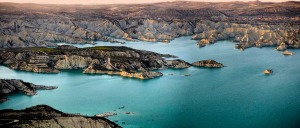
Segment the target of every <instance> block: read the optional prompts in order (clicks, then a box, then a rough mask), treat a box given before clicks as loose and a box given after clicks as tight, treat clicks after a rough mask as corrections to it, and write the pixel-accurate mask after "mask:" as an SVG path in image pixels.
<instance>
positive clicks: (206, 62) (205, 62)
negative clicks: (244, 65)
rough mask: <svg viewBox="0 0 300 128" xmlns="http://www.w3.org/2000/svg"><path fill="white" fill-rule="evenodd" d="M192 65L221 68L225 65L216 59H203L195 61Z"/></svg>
mask: <svg viewBox="0 0 300 128" xmlns="http://www.w3.org/2000/svg"><path fill="white" fill-rule="evenodd" d="M192 65H193V66H196V67H207V68H221V67H224V65H223V64H221V63H219V62H217V61H215V60H201V61H197V62H194V63H193V64H192Z"/></svg>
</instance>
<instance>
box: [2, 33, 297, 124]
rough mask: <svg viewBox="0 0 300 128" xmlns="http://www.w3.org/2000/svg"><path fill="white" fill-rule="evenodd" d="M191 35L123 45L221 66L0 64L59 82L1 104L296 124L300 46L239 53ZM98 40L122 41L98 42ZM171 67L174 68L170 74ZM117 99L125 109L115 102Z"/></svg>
mask: <svg viewBox="0 0 300 128" xmlns="http://www.w3.org/2000/svg"><path fill="white" fill-rule="evenodd" d="M189 39H190V37H182V38H178V39H175V40H174V41H172V42H171V43H169V44H164V43H150V42H127V43H126V44H125V46H128V47H132V48H137V49H144V50H150V51H154V52H159V53H168V54H173V55H176V56H178V57H179V58H180V59H183V60H186V61H188V62H190V63H192V62H194V61H197V60H203V59H214V60H216V61H218V62H221V63H223V64H224V65H226V67H224V68H221V69H206V68H195V67H191V68H188V69H181V70H174V69H167V70H161V71H160V72H162V73H163V74H164V76H163V77H160V78H156V79H151V80H137V79H131V78H122V77H119V76H110V75H85V74H82V73H81V72H80V71H65V72H62V73H60V74H38V73H31V72H24V71H14V70H11V69H9V68H7V67H5V66H0V78H14V79H22V80H24V81H27V82H32V83H34V84H41V85H55V86H58V87H59V88H58V89H56V90H51V91H39V92H38V95H35V96H25V95H21V94H17V95H13V96H10V97H9V99H10V100H8V101H7V102H5V103H1V104H0V109H4V108H13V109H23V108H26V107H30V106H33V105H37V104H47V105H50V106H52V107H54V108H56V109H59V110H61V111H64V112H69V113H81V114H86V115H94V114H98V113H102V112H109V111H111V112H114V110H115V112H117V113H118V115H117V116H113V117H109V119H111V120H113V121H114V120H118V123H119V124H120V125H121V126H123V127H128V128H132V127H137V128H141V127H143V128H169V127H175V128H176V127H186V128H195V127H209V128H212V127H215V128H220V127H228V128H232V127H238V128H241V127H281V128H282V127H296V126H299V123H298V122H299V120H300V68H299V67H300V50H290V51H292V52H294V54H295V55H294V56H283V55H282V54H281V53H279V52H278V51H275V50H273V48H250V49H246V50H245V51H243V52H241V51H239V50H237V49H234V44H233V43H232V42H230V41H220V42H218V43H216V44H214V45H210V46H206V47H203V48H198V47H197V46H196V41H192V40H189ZM97 45H117V46H120V45H122V44H112V43H107V42H97ZM77 46H78V47H89V46H91V45H77ZM122 46H123V45H122ZM268 68H271V69H273V70H274V73H273V74H271V75H268V76H265V75H263V74H262V71H263V70H264V69H268ZM171 73H172V74H174V75H168V74H171ZM184 74H191V76H189V77H187V76H183V75H184ZM121 106H125V108H124V109H118V108H119V107H121ZM125 112H134V113H135V114H134V115H126V114H125ZM122 122H125V124H122Z"/></svg>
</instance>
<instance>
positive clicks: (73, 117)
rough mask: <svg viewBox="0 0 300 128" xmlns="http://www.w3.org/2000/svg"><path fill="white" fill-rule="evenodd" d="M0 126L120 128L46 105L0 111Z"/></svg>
mask: <svg viewBox="0 0 300 128" xmlns="http://www.w3.org/2000/svg"><path fill="white" fill-rule="evenodd" d="M0 126H1V127H5V128H25V127H26V128H28V127H30V128H37V127H39V128H46V127H47V128H49V127H50V128H120V126H118V125H117V124H115V123H113V122H112V121H109V120H107V119H105V118H102V117H95V116H94V117H89V116H82V115H78V114H67V113H63V112H61V111H58V110H56V109H54V108H51V107H49V106H47V105H37V106H33V107H30V108H26V109H24V110H12V109H4V110H0Z"/></svg>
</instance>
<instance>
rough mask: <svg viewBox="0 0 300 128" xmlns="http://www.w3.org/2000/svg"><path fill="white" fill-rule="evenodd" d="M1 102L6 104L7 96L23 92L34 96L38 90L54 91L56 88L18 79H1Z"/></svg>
mask: <svg viewBox="0 0 300 128" xmlns="http://www.w3.org/2000/svg"><path fill="white" fill-rule="evenodd" d="M0 88H1V90H0V102H5V101H6V100H7V96H8V95H11V94H14V93H18V92H21V93H23V94H25V95H28V96H32V95H35V94H36V90H52V89H56V88H57V87H56V86H43V85H34V84H32V83H28V82H24V81H22V80H16V79H0Z"/></svg>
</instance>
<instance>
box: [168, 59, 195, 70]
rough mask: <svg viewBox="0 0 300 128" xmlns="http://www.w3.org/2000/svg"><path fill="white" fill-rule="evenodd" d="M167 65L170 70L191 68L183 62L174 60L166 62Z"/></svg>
mask: <svg viewBox="0 0 300 128" xmlns="http://www.w3.org/2000/svg"><path fill="white" fill-rule="evenodd" d="M167 65H168V66H169V67H170V68H188V67H190V66H191V64H189V63H188V62H185V61H184V60H180V59H176V60H167Z"/></svg>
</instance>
